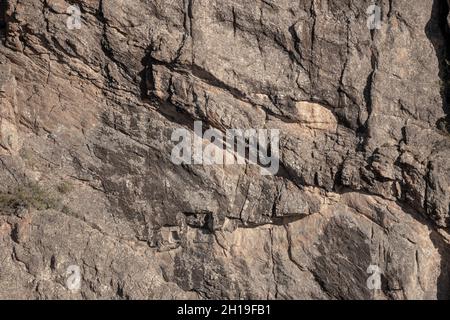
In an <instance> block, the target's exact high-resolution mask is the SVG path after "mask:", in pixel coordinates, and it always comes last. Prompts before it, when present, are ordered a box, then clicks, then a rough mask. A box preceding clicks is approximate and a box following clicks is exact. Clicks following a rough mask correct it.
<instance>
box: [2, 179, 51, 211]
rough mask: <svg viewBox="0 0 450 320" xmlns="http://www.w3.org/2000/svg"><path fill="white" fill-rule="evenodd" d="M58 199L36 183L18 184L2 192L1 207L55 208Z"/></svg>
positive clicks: (4, 208) (11, 208) (10, 208)
mask: <svg viewBox="0 0 450 320" xmlns="http://www.w3.org/2000/svg"><path fill="white" fill-rule="evenodd" d="M57 204H58V201H57V199H55V198H54V197H52V196H51V195H50V194H49V193H48V192H46V191H45V190H43V189H42V188H41V187H40V186H39V185H38V184H36V183H29V184H25V185H20V186H17V187H15V188H13V189H11V190H8V191H7V192H0V208H1V209H3V210H8V209H9V210H15V209H17V208H20V207H26V208H34V209H37V210H46V209H55V208H56V207H57Z"/></svg>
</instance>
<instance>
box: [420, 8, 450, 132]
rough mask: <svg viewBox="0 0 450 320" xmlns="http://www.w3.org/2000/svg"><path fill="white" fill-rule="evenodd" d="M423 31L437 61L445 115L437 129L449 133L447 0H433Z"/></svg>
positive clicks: (448, 20) (449, 46)
mask: <svg viewBox="0 0 450 320" xmlns="http://www.w3.org/2000/svg"><path fill="white" fill-rule="evenodd" d="M425 32H426V34H427V37H428V39H429V40H430V41H431V43H432V44H433V46H434V49H435V51H436V56H437V58H438V61H439V79H440V86H441V88H440V90H441V97H442V108H443V110H444V112H445V113H446V117H444V118H441V119H439V120H438V122H437V124H436V125H437V127H438V129H440V130H442V131H445V132H448V133H450V109H449V108H450V106H449V103H450V18H449V2H448V0H434V1H433V11H432V13H431V18H430V21H429V22H428V24H427V26H426V29H425Z"/></svg>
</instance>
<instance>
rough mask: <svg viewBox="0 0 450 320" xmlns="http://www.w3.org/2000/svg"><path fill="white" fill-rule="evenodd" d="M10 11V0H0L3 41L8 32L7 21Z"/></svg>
mask: <svg viewBox="0 0 450 320" xmlns="http://www.w3.org/2000/svg"><path fill="white" fill-rule="evenodd" d="M7 9H8V0H0V38H1V39H3V38H4V37H5V36H6V33H7V32H6V31H7V23H6V22H7V21H6V20H7V19H6V10H7Z"/></svg>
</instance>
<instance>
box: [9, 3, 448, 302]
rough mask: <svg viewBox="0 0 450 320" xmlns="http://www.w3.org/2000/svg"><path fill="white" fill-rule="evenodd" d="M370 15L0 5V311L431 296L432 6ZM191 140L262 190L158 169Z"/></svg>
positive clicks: (434, 190)
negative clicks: (275, 157)
mask: <svg viewBox="0 0 450 320" xmlns="http://www.w3.org/2000/svg"><path fill="white" fill-rule="evenodd" d="M371 4H372V1H369V0H364V1H356V0H355V1H353V0H345V1H343V0H339V1H338V0H301V1H289V0H277V1H274V0H258V1H250V0H241V1H233V0H220V1H219V0H164V1H163V0H131V1H125V0H77V1H66V0H7V1H6V2H2V7H1V16H0V28H1V29H0V36H1V37H2V39H1V40H2V44H1V45H0V179H1V182H2V183H1V184H0V298H27V299H32V298H65V299H67V298H75V299H81V298H84V299H97V298H113V299H116V298H117V299H120V298H130V299H138V298H140V299H158V298H189V299H191V298H192V299H197V298H217V299H221V298H252V299H448V298H450V279H449V275H450V250H449V248H450V235H449V227H450V162H449V161H448V158H449V157H450V117H449V107H448V106H449V104H448V103H449V101H450V100H449V98H450V90H449V88H450V85H449V81H450V73H449V66H448V63H449V62H448V61H449V60H450V29H449V28H450V27H449V25H448V20H447V17H448V13H449V4H448V3H447V1H446V0H424V1H413V2H412V1H406V0H380V1H377V5H378V6H379V8H380V9H381V24H380V28H379V29H374V30H370V29H369V28H368V25H367V20H368V18H370V17H369V16H368V13H367V8H368V7H369V6H370V5H371ZM71 5H78V6H79V8H80V14H81V15H80V19H81V20H80V22H81V28H72V27H73V26H74V25H73V23H74V22H76V21H75V20H73V19H74V17H73V13H70V11H67V9H68V8H69V6H71ZM68 12H69V13H68ZM369 14H370V13H369ZM68 23H72V25H70V28H69V26H68ZM196 120H201V121H203V123H204V125H205V126H208V127H211V128H216V129H218V130H221V131H225V130H227V129H236V128H238V129H252V128H254V129H278V130H280V135H281V137H280V159H279V161H280V170H279V171H278V173H277V174H276V175H261V174H260V170H259V168H258V165H252V164H245V165H240V164H234V165H211V166H202V165H196V164H192V165H176V164H174V163H172V162H171V160H170V156H171V150H172V148H173V147H174V145H175V142H173V141H172V140H171V135H172V132H173V131H174V130H176V129H179V128H186V129H188V130H193V126H194V121H196ZM73 265H75V266H78V267H79V268H80V270H81V288H80V289H79V290H69V289H68V288H67V284H66V280H67V277H68V274H67V268H68V267H69V266H73ZM370 266H372V268H373V267H374V266H376V267H377V268H378V269H379V270H380V273H381V287H380V288H379V289H372V288H369V287H370V286H368V285H367V284H368V279H369V278H370V276H371V272H370V271H368V270H369V269H370ZM368 268H369V269H368Z"/></svg>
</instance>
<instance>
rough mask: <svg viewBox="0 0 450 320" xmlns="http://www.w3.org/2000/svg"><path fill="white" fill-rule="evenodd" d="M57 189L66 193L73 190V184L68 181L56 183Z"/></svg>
mask: <svg viewBox="0 0 450 320" xmlns="http://www.w3.org/2000/svg"><path fill="white" fill-rule="evenodd" d="M57 189H58V191H59V193H62V194H68V193H70V192H72V191H73V185H72V184H71V183H70V182H68V181H63V182H62V183H61V184H60V185H58V187H57Z"/></svg>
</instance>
